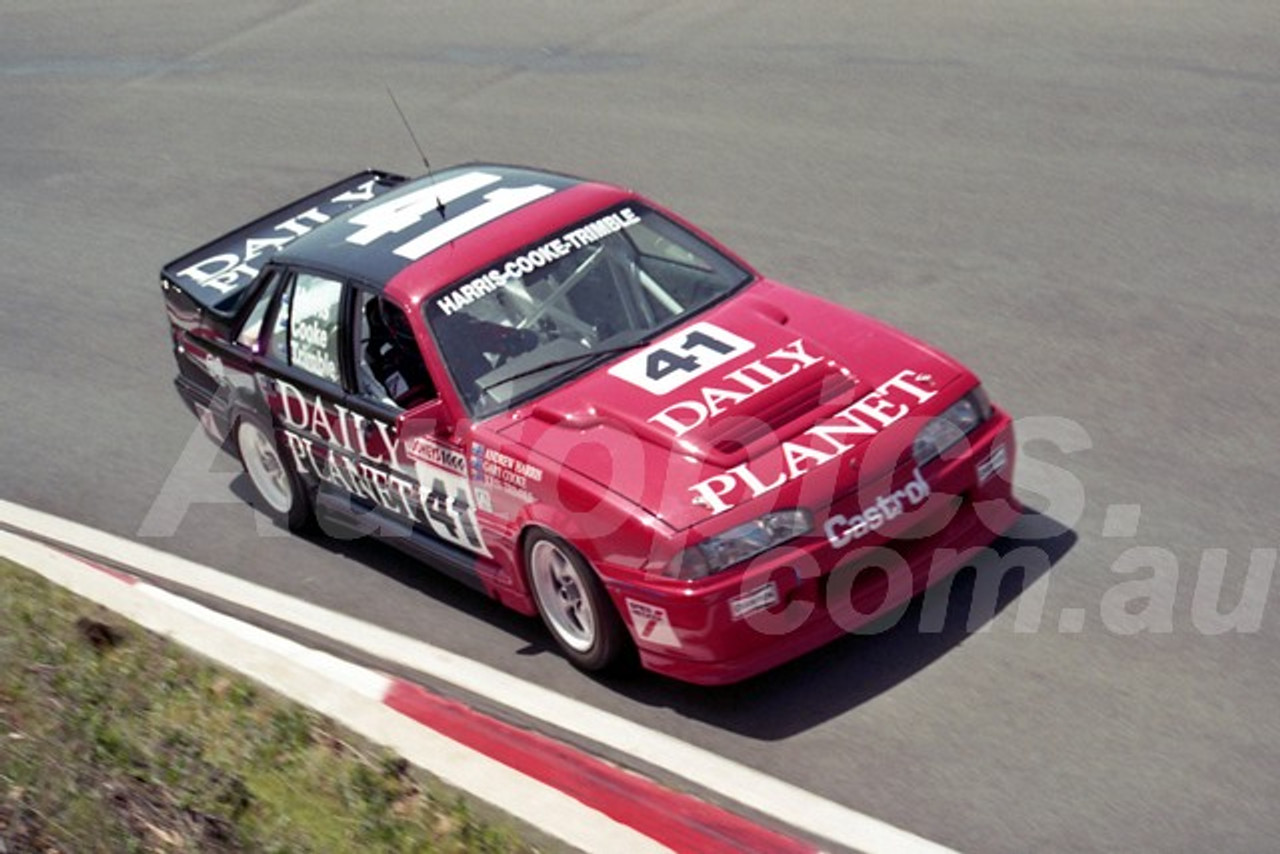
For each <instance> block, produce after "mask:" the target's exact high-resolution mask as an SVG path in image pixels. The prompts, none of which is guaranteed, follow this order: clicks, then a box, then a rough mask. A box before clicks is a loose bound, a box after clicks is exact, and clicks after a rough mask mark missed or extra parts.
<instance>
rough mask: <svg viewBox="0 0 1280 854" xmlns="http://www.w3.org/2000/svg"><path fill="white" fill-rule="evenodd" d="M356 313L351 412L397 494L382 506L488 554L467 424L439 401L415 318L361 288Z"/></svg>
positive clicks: (439, 536) (447, 540)
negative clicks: (470, 467) (470, 463)
mask: <svg viewBox="0 0 1280 854" xmlns="http://www.w3.org/2000/svg"><path fill="white" fill-rule="evenodd" d="M349 316H350V335H349V339H350V352H351V364H352V368H353V370H352V375H353V391H352V394H351V395H350V396H349V397H348V399H347V409H348V413H349V417H351V418H353V419H357V420H360V421H361V422H362V430H363V432H364V433H366V434H367V439H366V443H365V450H366V454H367V457H368V459H369V461H370V462H371V463H372V466H373V467H374V468H375V469H376V470H377V471H378V472H379V473H378V474H376V475H373V476H374V477H376V478H378V479H382V478H385V479H386V484H385V486H386V489H385V490H381V491H385V492H388V493H390V495H389V496H387V495H383V496H381V498H382V500H381V501H379V502H378V503H380V504H381V505H382V506H383V508H384V509H386V510H390V511H392V512H394V513H395V514H396V515H397V516H399V517H400V518H401V519H403V520H406V521H409V522H412V523H413V524H414V525H415V526H416V527H417V529H418V531H419V532H421V533H424V534H426V535H427V536H430V537H432V538H434V539H435V540H437V541H439V542H441V543H444V544H447V545H448V546H452V547H454V548H456V549H461V550H463V551H464V552H468V553H471V554H474V555H480V556H482V557H489V556H490V554H491V552H490V549H489V546H488V538H486V537H485V535H484V533H483V531H482V529H481V523H480V519H479V518H478V515H477V507H476V495H475V491H474V489H473V487H472V484H471V480H470V478H469V477H468V458H467V450H466V438H467V435H468V425H467V423H466V422H465V420H464V419H459V418H457V417H455V416H454V415H453V414H452V413H451V412H450V411H449V410H448V409H447V405H446V404H445V402H444V401H443V400H442V399H441V398H440V395H439V393H438V389H439V386H438V385H437V383H436V381H435V378H434V377H432V376H431V373H430V370H429V369H428V367H427V363H426V360H425V359H424V358H423V356H422V351H421V347H420V344H419V342H418V337H417V336H418V332H417V330H415V328H414V326H413V324H412V323H411V322H410V320H409V314H408V313H407V312H406V311H405V310H404V309H403V308H402V307H401V306H399V305H397V304H396V303H395V302H393V301H392V300H390V299H388V298H387V297H385V296H384V295H382V294H380V293H378V292H376V291H374V290H372V289H367V288H363V287H356V288H354V289H353V294H352V300H351V308H350V315H349ZM370 425H372V428H371V426H370Z"/></svg>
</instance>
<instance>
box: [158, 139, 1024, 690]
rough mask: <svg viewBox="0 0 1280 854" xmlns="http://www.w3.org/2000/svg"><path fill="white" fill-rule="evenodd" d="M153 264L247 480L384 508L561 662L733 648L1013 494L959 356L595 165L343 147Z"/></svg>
mask: <svg viewBox="0 0 1280 854" xmlns="http://www.w3.org/2000/svg"><path fill="white" fill-rule="evenodd" d="M160 284H161V288H162V290H163V293H164V297H165V304H166V308H167V313H168V318H169V321H170V326H171V332H172V341H173V348H174V353H175V356H176V359H177V367H178V372H177V379H176V385H177V389H178V391H179V393H180V395H181V397H182V399H183V400H184V401H185V402H186V404H187V405H188V406H189V408H190V409H191V410H192V411H193V413H194V414H195V415H196V417H197V418H198V419H199V423H200V424H201V425H203V427H204V429H205V430H206V431H207V432H208V433H209V435H210V436H211V437H212V438H213V439H214V440H215V441H218V442H222V443H225V447H227V448H228V449H230V450H233V451H234V452H235V453H236V454H238V456H239V458H240V460H241V461H242V463H243V466H244V471H245V473H246V475H247V479H248V482H249V483H250V484H251V485H252V487H253V490H254V493H255V502H254V503H255V506H257V507H258V508H259V509H261V510H262V511H264V512H266V513H267V514H269V515H271V516H273V517H274V518H276V520H277V521H279V522H280V523H281V524H282V525H285V526H287V527H289V528H290V529H299V528H302V527H304V526H307V525H309V524H312V523H313V522H315V521H317V520H318V521H319V523H320V524H321V527H323V528H324V530H325V531H326V532H329V533H335V534H339V535H344V536H345V535H364V534H371V535H377V536H380V537H382V538H384V539H386V540H387V541H388V542H390V543H392V544H394V545H396V546H398V547H400V548H402V549H404V550H405V551H407V552H409V553H410V554H412V555H415V556H416V557H418V558H419V559H421V561H422V562H423V563H424V564H425V565H427V566H429V567H431V568H433V569H435V570H439V571H442V572H444V573H447V574H448V575H450V576H453V577H454V578H457V579H459V580H461V581H463V582H464V583H466V584H469V585H471V586H473V587H475V588H477V589H479V590H481V591H483V592H484V593H486V594H488V595H490V596H492V597H494V598H496V599H498V600H499V601H501V602H503V603H505V604H506V605H508V606H510V607H511V608H514V609H516V610H517V611H520V612H522V613H524V614H526V615H529V616H535V615H536V616H540V618H541V619H542V621H543V622H544V623H545V624H546V627H547V629H548V630H549V632H550V635H551V637H552V638H554V640H555V642H556V644H558V646H559V647H560V649H561V650H562V651H563V653H564V655H565V656H566V657H567V658H569V659H570V660H571V661H572V662H573V663H574V664H575V665H577V666H578V667H580V668H582V669H584V670H589V671H594V670H602V669H605V668H609V667H613V666H615V665H620V664H623V663H624V662H626V661H628V660H635V659H637V658H638V660H639V662H641V663H642V664H643V665H644V666H645V667H647V668H649V669H651V670H654V671H658V672H661V673H664V674H667V675H669V676H671V677H675V678H678V679H682V680H687V681H691V682H697V683H704V684H716V683H727V682H733V681H736V680H740V679H744V678H746V677H748V676H751V675H754V674H757V673H760V672H762V671H764V670H766V669H769V668H771V667H774V666H776V665H779V664H781V663H783V662H785V661H788V660H790V659H793V658H796V657H797V656H799V655H801V654H802V653H805V652H808V651H810V650H813V649H815V648H817V647H819V646H821V645H823V644H825V643H827V642H829V641H831V640H833V639H835V638H837V637H838V636H840V635H841V634H843V633H846V632H850V631H854V630H856V629H857V628H859V627H860V626H863V625H865V624H867V623H868V622H870V621H873V620H876V619H877V618H879V617H881V616H882V615H885V614H886V613H889V612H891V611H893V610H894V609H896V608H898V607H899V606H901V605H902V604H903V603H905V602H907V601H908V600H909V599H910V598H911V597H913V596H914V595H916V594H918V593H920V592H921V591H922V590H924V589H925V588H926V587H927V586H928V585H930V584H932V583H934V582H936V581H938V580H940V579H943V578H945V577H947V575H948V574H950V573H952V572H954V571H955V570H956V569H957V568H958V567H959V566H960V565H962V564H963V563H964V561H965V560H966V557H967V556H969V555H970V554H971V553H972V552H973V551H975V550H977V549H981V548H982V547H984V546H986V545H987V544H988V543H990V542H991V541H992V540H993V539H994V538H996V537H997V536H998V535H999V534H1000V533H1002V532H1003V531H1004V530H1005V529H1006V528H1007V527H1008V526H1009V525H1010V524H1011V523H1012V522H1013V520H1014V519H1015V518H1016V517H1017V515H1018V513H1019V512H1020V511H1019V506H1018V504H1017V502H1016V500H1015V499H1014V497H1013V494H1012V489H1011V480H1012V473H1013V465H1014V442H1013V434H1012V427H1011V421H1010V418H1009V417H1008V415H1007V414H1005V413H1004V412H1003V411H1001V410H1000V409H999V408H997V407H996V406H994V405H993V404H992V403H991V401H990V400H989V399H988V396H987V394H986V392H985V391H984V390H983V387H982V386H981V385H980V384H979V381H978V379H977V378H976V377H975V376H974V374H973V373H971V372H970V371H969V370H967V369H966V368H964V367H963V366H961V365H960V364H958V363H957V362H956V361H954V360H953V359H951V358H949V357H948V356H946V355H944V354H942V353H940V352H938V351H937V350H935V349H932V348H930V347H928V346H926V345H925V344H923V343H921V342H919V341H916V340H914V339H912V338H910V337H909V336H907V335H905V334H903V333H902V332H899V331H896V330H894V329H891V328H889V327H888V326H886V325H884V324H882V323H880V322H877V321H875V320H873V319H871V318H869V317H866V316H862V315H860V314H857V313H854V312H853V311H850V310H847V309H845V308H842V307H839V306H836V305H833V304H831V303H829V302H825V301H823V300H820V299H818V298H816V297H814V296H811V295H809V294H806V293H804V292H801V291H798V290H794V289H791V288H789V287H786V286H784V285H782V284H780V283H777V282H774V281H771V280H769V279H767V278H765V277H762V276H761V275H760V274H759V273H757V272H756V271H755V270H754V269H752V267H750V266H749V265H748V264H747V263H746V262H745V261H743V260H742V259H741V258H739V257H738V256H737V255H735V254H734V253H732V252H731V251H730V250H729V249H727V248H725V247H724V246H722V245H720V244H719V243H717V242H716V241H715V240H714V239H713V238H711V237H710V236H709V235H707V234H706V233H704V232H703V231H701V230H699V229H698V228H696V227H695V226H693V225H692V224H690V223H688V222H686V221H684V220H683V219H681V218H680V217H679V216H677V215H676V214H674V213H671V212H670V211H667V210H665V209H664V208H662V207H660V206H659V205H657V204H655V203H654V202H652V201H649V200H648V199H646V198H644V197H643V196H641V195H638V194H636V193H634V192H631V191H629V190H626V189H623V188H621V187H616V186H612V185H609V184H604V183H599V182H595V181H589V180H583V179H579V178H574V177H571V176H567V175H562V174H557V173H552V172H549V171H542V170H534V169H528V168H521V167H512V166H502V165H493V164H470V165H463V166H458V167H453V168H450V169H448V170H445V171H440V172H436V173H434V174H431V173H430V172H429V173H428V174H427V175H426V176H424V177H421V178H418V179H413V180H410V179H407V178H404V177H402V176H399V175H395V174H391V173H387V172H381V171H366V172H361V173H358V174H355V175H352V176H351V177H349V178H346V179H345V180H342V181H339V182H337V183H335V184H333V185H331V186H328V187H324V188H322V189H320V190H318V191H316V192H314V193H311V194H310V195H307V196H306V197H304V198H301V199H299V200H297V201H295V202H293V203H291V204H289V205H287V206H285V207H283V208H281V209H279V210H277V211H275V212H274V213H271V214H269V215H267V216H264V217H262V218H261V219H259V220H257V221H255V222H252V223H249V224H248V225H245V226H243V227H242V228H239V229H237V230H235V231H232V232H231V233H229V234H227V235H225V236H223V237H221V238H219V239H217V240H215V241H213V242H212V243H209V244H208V245H206V246H204V247H202V248H200V249H197V250H195V251H194V252H191V253H189V254H187V255H186V256H184V257H181V258H179V259H177V260H175V261H173V262H172V263H170V264H168V265H166V266H165V267H164V268H163V270H162V273H161V281H160Z"/></svg>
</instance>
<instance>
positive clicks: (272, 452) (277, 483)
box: [236, 418, 298, 517]
mask: <svg viewBox="0 0 1280 854" xmlns="http://www.w3.org/2000/svg"><path fill="white" fill-rule="evenodd" d="M236 443H237V445H238V447H239V448H240V460H241V462H243V463H244V470H245V473H246V474H248V475H249V480H250V481H252V483H253V488H254V489H255V490H256V491H257V493H258V495H259V496H261V497H262V500H263V501H265V502H266V503H267V506H268V507H270V508H271V509H272V510H273V511H274V512H275V513H277V514H279V515H280V516H282V517H289V516H290V515H291V514H292V511H293V509H294V505H295V504H296V503H297V498H298V496H297V494H296V493H295V491H294V488H293V481H292V480H291V479H290V478H289V472H288V471H287V470H286V469H285V463H284V460H282V459H281V458H280V451H279V450H278V449H277V448H276V443H275V440H274V439H273V438H272V437H271V436H270V435H268V434H267V432H266V431H265V430H263V429H262V427H261V426H259V424H258V422H257V421H255V420H252V419H249V418H244V419H242V420H241V421H240V424H239V426H238V427H237V428H236Z"/></svg>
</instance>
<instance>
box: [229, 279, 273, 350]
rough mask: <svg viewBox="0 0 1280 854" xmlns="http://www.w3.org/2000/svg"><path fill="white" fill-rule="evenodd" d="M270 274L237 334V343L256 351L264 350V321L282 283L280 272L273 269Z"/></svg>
mask: <svg viewBox="0 0 1280 854" xmlns="http://www.w3.org/2000/svg"><path fill="white" fill-rule="evenodd" d="M268 275H269V278H268V280H267V283H266V284H265V285H263V286H262V288H261V290H259V291H258V296H257V297H256V298H255V299H254V302H253V307H252V308H250V309H249V314H248V316H246V317H245V319H244V324H243V325H242V326H241V327H240V334H239V335H237V336H236V343H237V344H239V345H241V346H242V347H248V348H249V349H250V350H252V351H253V352H255V353H260V352H262V349H261V345H262V322H263V321H264V320H266V317H267V308H268V307H269V306H270V305H271V298H272V297H273V296H275V293H276V288H277V287H279V285H280V274H279V272H276V271H272V272H271V273H269V274H268Z"/></svg>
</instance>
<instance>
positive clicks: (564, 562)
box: [529, 540, 599, 653]
mask: <svg viewBox="0 0 1280 854" xmlns="http://www.w3.org/2000/svg"><path fill="white" fill-rule="evenodd" d="M588 571H589V570H584V569H583V568H581V567H580V566H579V565H578V562H577V561H575V560H574V559H573V558H571V557H570V556H569V555H568V554H566V553H565V551H564V549H562V548H561V547H560V546H559V544H557V543H556V542H555V541H554V540H538V541H537V542H536V543H534V544H533V548H531V549H530V550H529V575H530V577H531V579H532V581H533V591H534V594H535V595H536V596H537V597H538V605H539V606H540V610H541V612H542V616H543V617H544V619H545V620H546V623H547V626H548V627H549V628H550V629H551V631H552V632H554V633H555V635H556V639H557V640H559V641H560V643H561V644H563V645H564V646H566V647H568V648H569V649H570V650H572V651H573V652H578V653H585V652H587V651H588V650H590V649H591V647H592V645H594V644H595V642H596V631H597V630H596V626H597V624H598V623H599V617H598V615H597V614H596V610H595V602H594V599H593V597H592V596H591V595H590V594H589V593H588V584H590V583H592V581H593V580H589V579H587V578H585V577H584V576H583V572H588Z"/></svg>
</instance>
